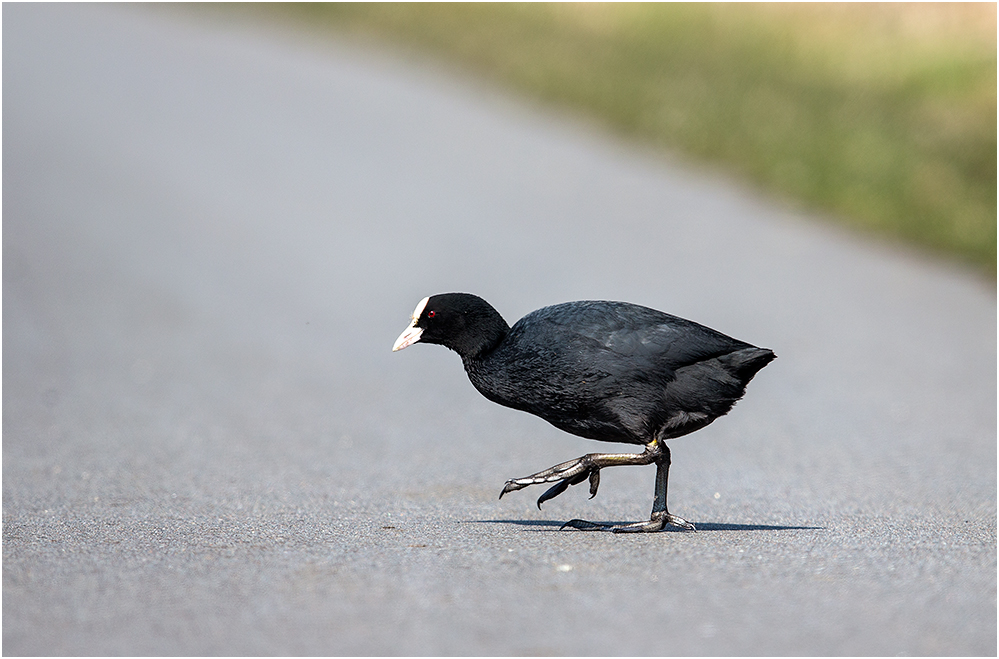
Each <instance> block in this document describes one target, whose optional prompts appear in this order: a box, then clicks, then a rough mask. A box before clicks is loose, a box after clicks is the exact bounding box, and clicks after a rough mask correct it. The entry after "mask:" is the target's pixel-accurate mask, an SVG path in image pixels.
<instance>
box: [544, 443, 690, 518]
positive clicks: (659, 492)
mask: <svg viewBox="0 0 999 659" xmlns="http://www.w3.org/2000/svg"><path fill="white" fill-rule="evenodd" d="M654 462H655V463H656V497H655V499H654V500H653V502H652V517H651V519H649V521H647V522H636V523H635V524H619V525H614V524H597V523H595V522H587V521H586V520H583V519H573V520H569V521H568V522H566V523H565V524H563V525H562V528H563V529H564V528H565V527H567V526H571V527H572V528H574V529H579V530H581V531H613V532H614V533H650V532H654V531H661V530H662V529H663V527H665V526H666V525H667V524H672V525H673V526H679V527H680V528H683V529H686V530H688V531H696V530H697V529H695V528H694V525H693V524H691V523H690V522H688V521H687V520H685V519H683V518H681V517H677V516H676V515H671V514H670V512H669V510H667V508H666V487H667V485H668V481H669V465H670V453H669V447H668V446H666V445H665V444H663V445H662V448H661V450H660V451H659V454H658V456H657V457H656V458H655V460H654Z"/></svg>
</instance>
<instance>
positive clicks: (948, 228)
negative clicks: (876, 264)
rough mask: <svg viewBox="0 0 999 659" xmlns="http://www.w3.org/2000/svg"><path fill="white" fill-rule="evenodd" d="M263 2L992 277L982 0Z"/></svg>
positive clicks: (992, 158) (991, 93)
mask: <svg viewBox="0 0 999 659" xmlns="http://www.w3.org/2000/svg"><path fill="white" fill-rule="evenodd" d="M258 7H259V6H258ZM265 11H267V12H274V13H276V14H277V15H281V16H286V17H288V18H290V19H294V20H299V21H304V22H307V23H308V24H309V25H311V26H312V27H318V28H320V29H331V30H336V31H340V32H349V33H353V34H362V35H366V36H369V37H376V38H379V39H383V40H388V41H391V42H393V43H396V44H403V45H405V46H408V47H411V48H417V49H420V50H422V51H425V52H429V53H431V54H434V55H435V56H441V57H446V58H448V59H449V60H451V61H454V62H457V63H458V64H460V65H461V66H463V67H467V68H468V69H470V70H472V71H474V72H476V73H478V74H481V75H485V76H487V77H489V78H491V79H494V80H497V81H500V82H502V83H503V84H506V85H509V86H511V87H513V88H515V89H518V90H520V91H522V92H526V93H528V94H531V95H533V96H535V97H537V98H540V99H543V100H544V101H546V102H550V103H554V104H558V105H560V106H564V107H567V108H571V109H573V110H575V111H577V112H583V113H585V114H587V115H589V116H591V117H594V118H596V119H597V120H598V121H601V122H603V123H605V124H606V125H607V126H608V127H610V128H612V129H614V130H616V131H619V132H621V133H623V134H625V135H627V136H628V137H629V138H631V139H633V140H635V141H639V142H642V143H646V144H652V145H654V146H656V147H659V148H662V149H666V150H671V151H673V152H679V153H683V154H686V155H687V156H688V157H690V158H692V159H695V160H697V161H699V162H704V163H709V164H711V165H713V166H719V167H722V168H724V169H726V170H728V171H730V172H734V173H735V174H736V175H738V176H740V177H743V178H745V179H748V180H750V181H752V182H753V183H754V184H756V185H759V186H762V187H763V188H765V189H768V190H769V191H771V192H775V193H777V194H778V195H781V196H783V197H785V198H787V199H790V200H795V201H797V202H799V203H802V204H804V205H806V206H808V207H811V208H815V209H820V210H823V211H827V212H828V214H829V215H830V216H831V217H834V218H838V219H840V220H842V221H843V222H845V223H848V224H850V225H852V226H854V227H856V228H857V229H860V230H863V231H867V232H870V233H872V234H876V235H880V236H885V237H889V238H893V239H903V240H905V241H908V242H910V243H912V244H915V245H919V246H922V247H924V248H928V249H930V250H933V251H936V252H939V253H944V254H948V255H950V256H952V257H956V258H958V259H960V260H963V261H966V262H969V263H971V264H974V265H975V266H976V267H978V268H979V269H981V270H982V271H984V272H985V274H986V275H988V276H991V277H995V273H996V5H995V4H993V3H990V4H973V5H966V4H951V5H937V4H916V5H912V4H887V5H886V4H867V5H855V4H849V5H847V4H835V5H827V4H809V5H797V4H767V5H755V4H735V5H731V4H491V3H489V4H423V3H402V4H395V3H384V4H367V3H357V4H297V3H295V4H281V5H268V6H267V8H266V9H265Z"/></svg>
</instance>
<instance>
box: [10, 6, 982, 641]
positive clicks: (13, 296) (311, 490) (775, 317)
mask: <svg viewBox="0 0 999 659" xmlns="http://www.w3.org/2000/svg"><path fill="white" fill-rule="evenodd" d="M3 92H4V94H3V100H4V106H3V110H4V115H3V358H4V359H3V653H4V654H6V655H23V654H43V655H44V654H101V655H104V654H128V655H133V654H171V655H172V654H183V655H186V654H194V655H202V654H226V655H232V654H235V655H243V654H320V655H324V654H502V655H508V654H514V655H518V654H573V655H590V654H615V655H617V654H624V655H636V654H638V655H644V654H652V655H663V654H681V655H688V654H695V655H701V654H721V655H729V654H865V655H866V654H875V655H895V654H944V655H950V654H954V655H977V654H983V655H994V654H995V653H996V649H997V647H996V369H995V365H996V298H995V289H994V288H993V287H992V285H991V284H988V283H985V282H982V281H981V279H980V278H978V277H976V276H975V275H973V274H971V273H968V272H965V271H962V270H961V269H960V268H958V267H955V266H950V265H946V264H942V263H939V262H936V261H934V260H932V259H930V258H925V257H922V256H920V255H917V254H913V253H910V252H908V251H906V250H904V249H900V248H893V247H890V246H886V245H879V244H876V243H872V242H871V241H867V240H864V239H861V238H857V237H854V236H851V235H849V234H847V233H846V232H843V231H840V230H837V229H834V228H830V225H828V224H826V223H823V222H819V221H817V220H816V219H815V218H813V217H810V216H809V215H808V214H807V213H804V212H802V211H797V210H794V209H793V208H790V207H787V206H783V205H780V204H778V203H777V202H774V201H771V200H768V199H765V198H762V197H760V196H758V195H754V194H753V193H751V192H748V191H747V190H744V189H740V188H739V187H738V186H737V184H735V183H733V182H732V181H728V180H725V179H724V178H722V177H720V176H717V175H713V174H711V173H709V172H703V171H702V172H698V171H696V170H694V169H691V168H689V167H686V166H684V165H683V164H682V163H681V162H679V161H672V160H669V159H665V158H662V157H660V156H655V155H652V154H650V153H647V152H644V151H642V150H641V149H640V148H639V147H635V146H633V145H632V146H629V145H627V144H623V143H621V142H618V141H615V140H614V139H613V138H611V137H608V136H605V135H601V134H599V133H598V132H597V131H596V130H594V129H593V128H592V127H590V126H588V125H587V124H585V122H580V121H573V120H569V119H565V118H563V117H559V116H556V115H554V114H551V113H550V112H549V111H546V110H544V109H541V108H537V107H533V106H531V105H529V104H526V103H524V102H521V101H519V100H516V99H513V98H512V97H509V96H505V95H503V94H501V93H499V92H497V91H495V90H491V89H489V88H487V87H485V86H482V85H479V84H477V83H475V82H472V81H470V80H467V79H464V78H463V77H462V76H461V75H460V74H457V73H454V72H449V71H447V70H443V69H440V68H435V67H434V66H433V65H430V64H427V63H426V62H419V61H410V60H409V59H407V58H406V57H405V56H402V55H398V56H389V55H383V54H379V53H378V52H376V51H372V50H370V49H368V48H367V47H365V46H362V45H358V44H348V43H343V44H329V43H325V42H322V41H320V40H318V39H316V38H311V37H310V38H302V39H298V38H295V37H294V36H293V35H292V34H291V33H289V32H286V31H279V30H271V29H264V28H262V27H259V28H258V27H251V26H247V25H240V24H227V23H225V22H222V21H221V20H218V19H212V20H208V19H203V18H191V17H184V16H181V15H177V14H176V13H175V12H164V11H156V10H153V9H150V8H146V7H128V6H89V5H74V4H69V5H22V4H5V5H4V7H3ZM449 290H464V291H470V292H474V293H477V294H479V295H481V296H483V297H485V298H486V299H487V300H489V301H490V302H492V303H493V304H494V306H496V307H497V309H499V310H500V311H501V312H502V313H503V314H504V315H505V316H506V318H507V320H508V321H510V322H512V321H514V320H516V319H517V318H519V317H520V316H521V315H523V314H525V313H527V312H529V311H531V310H533V309H535V308H537V307H540V306H543V305H545V304H551V303H556V302H562V301H566V300H573V299H586V298H590V299H593V298H596V299H620V300H627V301H631V302H636V303H640V304H645V305H648V306H652V307H656V308H659V309H662V310H664V311H668V312H671V313H674V314H677V315H681V316H684V317H688V318H692V319H694V320H697V321H699V322H702V323H705V324H707V325H710V326H712V327H715V328H717V329H719V330H721V331H723V332H725V333H728V334H731V335H733V336H736V337H738V338H741V339H744V340H746V341H750V342H752V343H755V344H757V345H763V346H767V347H770V348H772V349H773V350H774V351H775V352H776V353H777V354H778V356H779V358H778V360H777V361H776V362H774V363H773V364H771V365H770V366H768V367H767V368H766V369H764V371H762V372H761V373H760V374H759V375H758V376H757V378H756V379H755V380H754V381H753V383H752V384H751V385H750V387H749V392H748V394H747V397H746V399H745V400H744V401H742V402H741V403H740V404H739V405H738V406H736V408H735V409H734V410H733V412H732V413H731V414H730V415H729V416H727V417H724V418H722V419H720V420H719V421H717V422H716V423H715V424H713V425H712V426H709V427H708V428H706V429H704V430H702V431H700V432H698V433H696V434H694V435H691V436H688V437H685V438H682V439H679V440H675V441H673V442H672V443H671V447H672V451H673V469H672V471H671V474H670V475H671V478H670V509H671V511H673V512H674V513H676V514H678V515H680V516H682V517H685V518H687V519H689V520H691V521H693V522H695V523H696V524H697V525H698V526H699V529H700V530H699V531H698V532H696V533H683V532H663V533H659V534H653V535H637V536H636V535H629V536H617V535H612V534H604V533H585V532H578V531H563V532H559V531H558V526H559V524H561V522H563V521H565V520H567V519H570V518H572V517H584V518H587V519H594V520H614V521H628V520H630V521H634V520H640V519H646V518H647V516H648V514H649V510H650V508H651V504H652V486H653V477H654V471H655V470H654V469H653V468H651V467H644V468H622V469H618V470H616V471H615V470H613V469H608V470H605V471H604V473H603V478H602V482H601V491H600V494H599V495H598V496H597V498H595V499H594V500H592V501H589V500H587V493H586V491H585V488H573V490H572V491H570V492H569V493H566V494H565V495H563V496H561V497H559V498H558V499H557V500H554V501H551V502H549V503H547V504H546V505H545V508H544V510H542V511H539V510H537V509H536V508H535V507H534V500H535V498H536V497H537V496H538V495H539V494H540V493H541V491H540V489H539V490H538V491H534V490H525V491H522V492H516V493H513V494H511V495H509V496H507V497H504V498H503V500H502V501H498V500H497V495H498V494H499V491H500V488H501V487H502V486H503V483H504V482H505V481H506V479H507V478H511V477H519V476H525V475H528V474H531V473H534V472H535V471H538V470H540V469H543V468H545V467H548V466H551V465H552V464H554V463H556V462H560V461H564V460H568V459H570V458H574V457H577V456H578V455H581V454H583V453H585V452H589V451H594V450H606V449H608V448H612V447H613V446H614V445H608V444H602V443H599V442H593V441H588V440H583V439H579V438H576V437H572V436H569V435H566V434H565V433H561V432H560V431H558V430H556V429H554V428H552V427H550V426H548V425H547V424H545V423H544V422H543V421H540V420H538V419H535V418H532V417H530V416H529V415H526V414H523V413H520V412H515V411H512V410H508V409H505V408H501V407H499V406H496V405H494V404H492V403H490V402H488V401H486V400H485V399H484V398H482V397H481V396H479V395H478V394H477V393H476V392H475V391H474V390H473V389H472V387H471V385H470V384H469V383H468V382H467V380H466V378H465V375H464V373H463V371H462V369H461V364H460V362H459V360H458V359H457V357H456V356H455V355H453V354H452V353H450V352H448V351H446V350H443V349H441V348H439V347H436V346H414V347H412V348H409V349H407V350H405V351H404V352H401V353H395V354H393V353H392V352H391V350H390V348H391V346H392V342H393V341H394V340H395V338H396V336H398V334H399V333H400V332H401V331H402V329H403V328H404V327H405V325H406V324H407V322H408V318H409V314H410V312H411V311H412V309H413V307H414V306H415V304H416V302H417V301H419V299H420V298H422V297H423V296H425V295H429V294H432V293H437V292H444V291H449Z"/></svg>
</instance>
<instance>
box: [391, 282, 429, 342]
mask: <svg viewBox="0 0 999 659" xmlns="http://www.w3.org/2000/svg"><path fill="white" fill-rule="evenodd" d="M429 301H430V297H429V296H428V297H425V298H423V299H422V300H420V303H419V304H418V305H416V309H414V310H413V322H412V323H411V324H410V326H409V327H407V328H406V331H405V332H403V333H402V334H400V335H399V338H398V339H396V340H395V345H393V346H392V352H395V351H396V350H402V349H403V348H405V347H406V346H411V345H413V344H414V343H416V342H417V341H419V340H420V335H421V334H423V328H422V327H417V326H416V323H417V322H419V320H420V316H421V315H422V314H423V310H424V309H425V308H426V306H427V302H429Z"/></svg>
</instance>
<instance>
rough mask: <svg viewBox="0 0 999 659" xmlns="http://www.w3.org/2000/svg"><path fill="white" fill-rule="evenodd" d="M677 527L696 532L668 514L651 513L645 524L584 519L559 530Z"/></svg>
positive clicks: (643, 530) (631, 530)
mask: <svg viewBox="0 0 999 659" xmlns="http://www.w3.org/2000/svg"><path fill="white" fill-rule="evenodd" d="M669 525H672V526H678V527H680V528H681V529H684V530H686V531H696V530H697V529H696V528H695V527H694V525H693V524H691V523H690V522H688V521H687V520H685V519H683V518H682V517H677V516H676V515H671V514H669V513H653V514H652V519H650V520H649V521H647V522H635V523H634V524H600V523H598V522H588V521H586V520H585V519H570V520H569V521H568V522H566V523H565V524H563V525H562V526H561V527H560V528H559V530H560V531H561V530H562V529H565V528H574V529H578V530H580V531H610V532H612V533H655V532H656V531H662V530H663V529H664V528H666V526H669Z"/></svg>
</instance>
